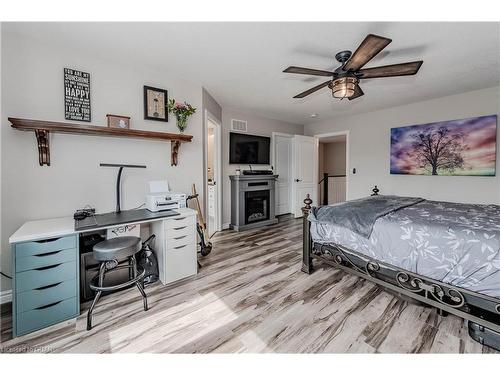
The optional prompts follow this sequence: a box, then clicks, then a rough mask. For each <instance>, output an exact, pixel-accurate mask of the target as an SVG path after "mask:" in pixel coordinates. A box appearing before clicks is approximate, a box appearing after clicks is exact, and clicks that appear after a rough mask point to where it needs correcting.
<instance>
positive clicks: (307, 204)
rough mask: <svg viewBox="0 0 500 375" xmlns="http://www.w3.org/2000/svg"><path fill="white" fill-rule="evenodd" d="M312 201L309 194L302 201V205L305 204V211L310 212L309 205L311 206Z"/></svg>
mask: <svg viewBox="0 0 500 375" xmlns="http://www.w3.org/2000/svg"><path fill="white" fill-rule="evenodd" d="M312 202H313V201H312V199H311V196H310V195H309V194H307V195H306V199H304V204H305V207H304V208H305V209H306V210H310V209H311V204H312Z"/></svg>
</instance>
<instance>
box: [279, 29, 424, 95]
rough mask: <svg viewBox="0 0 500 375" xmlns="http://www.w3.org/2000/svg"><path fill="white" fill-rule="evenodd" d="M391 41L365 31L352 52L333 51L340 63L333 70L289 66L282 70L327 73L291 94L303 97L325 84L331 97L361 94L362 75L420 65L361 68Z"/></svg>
mask: <svg viewBox="0 0 500 375" xmlns="http://www.w3.org/2000/svg"><path fill="white" fill-rule="evenodd" d="M391 42H392V40H391V39H388V38H384V37H381V36H378V35H374V34H369V35H368V36H367V37H366V38H365V39H364V40H363V42H361V44H360V45H359V47H358V49H357V50H356V51H355V52H354V53H351V51H341V52H339V53H337V54H336V55H335V58H336V59H337V61H339V62H340V63H341V64H342V65H341V66H339V67H338V68H337V69H335V70H334V71H333V72H329V71H327V70H318V69H309V68H301V67H298V66H290V67H288V68H286V69H285V70H284V71H283V72H284V73H296V74H309V75H313V76H324V77H331V79H329V80H328V81H326V82H323V83H321V84H319V85H317V86H314V87H312V88H310V89H309V90H306V91H304V92H301V93H300V94H298V95H295V96H294V98H303V97H305V96H307V95H309V94H312V93H313V92H315V91H318V90H319V89H322V88H323V87H326V86H328V87H329V88H330V90H332V95H333V97H334V98H339V99H344V98H348V99H349V100H353V99H356V98H359V97H360V96H362V95H364V93H363V90H361V87H359V82H360V80H362V79H367V78H382V77H397V76H408V75H414V74H416V73H417V72H418V70H419V69H420V66H421V65H422V63H423V61H422V60H419V61H412V62H406V63H401V64H394V65H385V66H377V67H375V68H367V69H361V68H362V67H363V66H364V65H365V64H366V63H367V62H368V61H370V60H371V59H373V58H374V57H375V56H376V55H377V54H378V53H379V52H380V51H382V50H383V49H384V48H385V47H387V45H388V44H389V43H391Z"/></svg>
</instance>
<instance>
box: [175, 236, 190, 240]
mask: <svg viewBox="0 0 500 375" xmlns="http://www.w3.org/2000/svg"><path fill="white" fill-rule="evenodd" d="M186 237H187V236H180V237H174V240H182V239H183V238H186Z"/></svg>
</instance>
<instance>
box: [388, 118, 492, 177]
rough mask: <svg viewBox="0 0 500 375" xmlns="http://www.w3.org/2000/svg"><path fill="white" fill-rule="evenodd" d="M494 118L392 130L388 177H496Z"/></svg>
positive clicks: (469, 119) (454, 121)
mask: <svg viewBox="0 0 500 375" xmlns="http://www.w3.org/2000/svg"><path fill="white" fill-rule="evenodd" d="M496 137H497V116H496V115H491V116H482V117H473V118H468V119H462V120H453V121H443V122H435V123H431V124H423V125H412V126H405V127H401V128H392V129H391V174H409V175H435V176H438V175H442V176H495V164H496Z"/></svg>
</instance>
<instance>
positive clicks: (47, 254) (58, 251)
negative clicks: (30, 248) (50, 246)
mask: <svg viewBox="0 0 500 375" xmlns="http://www.w3.org/2000/svg"><path fill="white" fill-rule="evenodd" d="M61 251H62V250H57V251H51V252H50V253H45V254H35V256H36V257H48V256H49V255H54V254H57V253H60V252H61Z"/></svg>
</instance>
